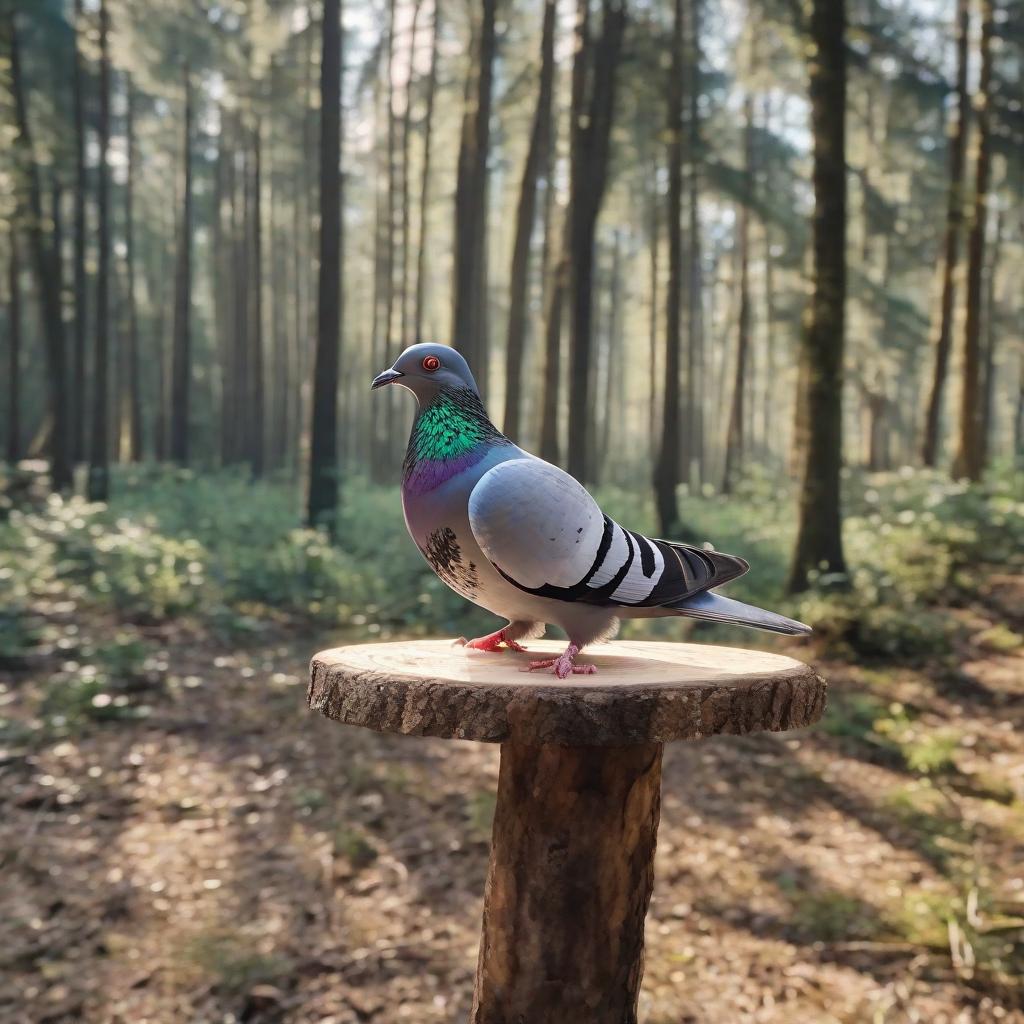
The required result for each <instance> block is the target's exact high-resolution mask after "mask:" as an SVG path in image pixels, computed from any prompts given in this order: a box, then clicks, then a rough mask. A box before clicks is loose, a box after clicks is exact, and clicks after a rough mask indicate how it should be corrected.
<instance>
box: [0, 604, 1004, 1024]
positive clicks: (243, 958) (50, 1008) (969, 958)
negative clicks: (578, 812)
mask: <svg viewBox="0 0 1024 1024" xmlns="http://www.w3.org/2000/svg"><path fill="white" fill-rule="evenodd" d="M1013 586H1014V588H1015V589H1014V593H1013V594H1012V595H1011V597H1010V598H1006V601H1008V602H1009V604H1010V605H1013V604H1014V603H1015V602H1016V599H1017V597H1019V596H1020V594H1019V590H1017V589H1016V584H1014V585H1013ZM1004 597H1005V595H1004ZM1017 607H1020V605H1018V606H1017ZM963 616H964V624H965V631H966V632H965V636H966V637H967V639H966V640H965V641H964V644H963V645H962V647H961V649H960V650H958V652H957V655H956V657H955V658H954V659H952V662H944V663H942V664H941V665H939V664H936V665H928V666H923V667H920V668H918V669H899V670H892V669H885V670H882V669H879V668H877V667H863V668H853V667H851V666H849V665H845V664H840V663H833V662H828V661H821V660H818V661H817V664H818V665H819V668H820V670H821V672H822V673H823V674H824V675H825V676H826V677H827V678H828V679H829V681H830V688H831V689H830V702H831V705H832V710H831V711H830V717H829V718H828V719H827V720H826V722H825V723H823V724H822V725H821V726H818V727H815V728H813V729H810V730H806V731H804V732H802V733H798V734H790V735H786V736H771V735H764V736H757V737H751V738H742V739H737V738H717V739H714V740H708V741H704V742H699V743H678V744H674V745H672V746H670V748H669V749H668V751H667V752H666V758H665V777H664V800H663V809H662V824H661V831H660V838H659V844H658V852H657V881H656V888H655V897H654V901H653V904H652V907H651V912H650V915H649V918H648V924H647V942H648V952H647V970H646V975H645V981H644V989H643V995H642V1000H641V1020H642V1021H645V1022H647V1024H684V1022H686V1024H691V1022H692V1024H698V1022H699V1024H722V1022H725V1024H741V1022H763V1024H777V1022H778V1024H781V1022H800V1024H825V1022H857V1024H861V1022H867V1024H882V1022H884V1024H890V1022H891V1024H896V1022H912V1021H913V1022H928V1024H953V1022H957V1024H967V1022H978V1024H988V1022H996V1021H998V1022H1022V1021H1024V1008H1022V1007H1024V1002H1022V998H1024V997H1022V987H1021V986H1022V976H1024V945H1022V943H1024V655H1022V652H1021V650H1020V649H1019V648H1018V649H1016V650H1011V651H1008V652H1007V651H1003V652H1002V653H1000V652H999V651H997V650H992V649H987V648H985V647H984V645H983V644H982V643H980V641H978V637H984V636H985V635H986V634H985V631H986V629H991V627H992V625H993V623H994V622H995V621H997V619H996V617H995V616H996V613H995V612H993V611H992V609H991V608H989V609H985V608H982V609H969V610H965V611H964V612H963ZM76 628H78V629H79V630H91V631H92V632H93V633H95V634H97V635H102V634H103V633H104V631H106V630H110V629H112V628H113V624H112V623H108V622H105V621H103V620H100V619H97V620H95V621H92V622H89V623H87V624H81V623H79V624H78V626H77V627H76ZM145 639H146V641H147V643H148V644H150V645H151V648H152V650H153V651H155V652H156V653H155V656H154V659H153V660H152V664H151V665H150V668H149V675H148V677H147V681H144V682H143V683H141V684H140V686H142V687H143V688H144V689H145V693H144V696H145V701H146V704H147V707H148V713H147V714H146V715H145V716H144V717H138V718H132V719H115V720H111V721H102V720H100V721H89V722H88V723H87V724H86V725H84V726H82V727H81V728H78V729H76V730H71V731H67V732H65V734H63V735H55V736H47V735H36V736H35V738H34V739H32V740H31V741H25V742H15V743H6V744H5V743H2V742H0V748H2V749H0V803H2V808H0V869H2V879H3V882H2V886H0V1022H3V1024H29V1022H31V1024H71V1022H82V1024H178V1022H194V1024H214V1022H217V1024H222V1022H224V1024H227V1022H235V1021H238V1022H243V1021H247V1022H257V1024H271V1022H277V1024H307V1022H308V1024H313V1022H317V1024H355V1022H375V1024H388V1022H392V1021H403V1020H411V1021H417V1022H424V1024H425V1022H430V1021H445V1022H449V1021H462V1020H464V1019H465V1018H466V1015H467V1013H468V1009H469V1004H470V998H471V989H472V978H473V970H474V965H475V959H476V948H477V938H478V924H479V916H480V910H481V893H482V888H483V882H484V875H485V870H486V862H487V849H488V832H489V823H490V817H491V813H492V810H493V795H492V794H493V791H494V787H495V782H496V776H497V766H498V760H497V758H498V751H497V749H496V748H494V747H492V746H487V745H483V744H473V743H457V742H456V743H453V742H444V741H435V740H422V739H409V738H398V737H392V736H380V735H376V734H373V733H370V732H366V731H363V730H359V729H354V728H347V727H342V726H340V725H338V724H336V723H332V722H329V721H327V720H324V719H322V718H320V717H319V716H316V715H313V714H311V713H310V712H308V711H307V710H306V706H305V683H306V675H305V673H306V662H307V660H308V657H309V655H310V653H311V652H312V651H313V650H314V649H316V648H317V647H318V646H327V645H328V644H329V642H330V640H331V639H332V638H328V637H324V636H294V635H289V634H288V633H287V631H286V630H285V628H284V627H282V626H280V625H278V626H272V625H268V626H267V627H266V629H265V630H264V631H263V632H262V633H260V634H258V635H257V637H256V639H255V640H254V641H247V642H246V643H245V644H244V647H243V649H239V648H238V645H237V644H235V645H232V644H221V643H218V642H217V641H215V640H213V639H211V637H210V636H209V635H208V634H206V633H205V632H203V631H201V630H200V629H199V628H198V627H195V628H191V629H190V628H188V627H182V626H181V625H180V624H179V625H176V626H174V627H173V628H164V629H157V628H153V629H149V630H148V631H145ZM333 639H337V638H333ZM794 653H796V654H798V656H803V657H813V653H812V652H810V651H807V650H806V649H805V650H802V651H795V652H794ZM59 658H60V653H59V651H57V652H53V653H51V654H50V655H48V656H47V657H46V659H45V660H44V661H42V662H40V663H37V664H33V665H30V666H28V667H25V668H22V669H20V670H18V671H7V672H4V673H2V674H0V683H2V689H0V700H2V703H3V707H2V708H0V711H2V713H3V714H4V715H5V716H7V717H8V718H9V719H11V720H14V721H15V722H18V721H21V722H23V723H25V724H31V722H32V721H33V719H34V716H37V714H38V708H39V702H40V699H41V697H40V694H41V692H42V688H43V686H44V682H45V680H46V678H47V676H48V674H49V673H51V672H52V671H54V670H55V667H56V666H57V665H59ZM865 695H869V696H872V695H873V697H874V698H875V699H878V698H879V696H881V699H882V700H883V702H885V703H888V702H899V704H898V705H897V706H896V710H894V711H893V720H894V721H895V722H896V725H897V727H898V728H897V731H899V730H901V729H902V733H900V735H901V736H902V740H901V742H904V744H906V743H908V742H909V741H908V740H907V732H908V730H909V731H910V732H911V733H913V731H914V730H917V731H918V733H919V734H924V735H926V736H930V737H931V740H929V742H939V743H942V742H946V741H947V740H948V741H949V743H950V744H952V750H953V752H952V754H951V755H950V758H949V762H948V763H947V764H945V765H944V766H943V767H941V770H933V771H922V770H913V769H912V768H911V767H908V762H907V759H906V758H905V757H901V756H897V754H898V749H899V748H898V747H896V746H893V745H891V744H888V743H884V742H880V741H879V738H878V733H877V732H875V731H869V733H868V734H867V735H865V732H864V730H860V731H859V732H858V730H857V729H856V728H853V727H851V726H850V724H849V723H850V721H851V720H854V719H856V716H857V714H859V713H861V712H860V711H858V709H859V708H861V709H862V705H863V701H864V699H865ZM858 702H860V703H858ZM900 708H913V709H914V711H915V714H914V717H913V721H912V723H911V724H909V725H907V726H906V728H904V727H903V726H902V725H900V723H901V722H903V721H904V719H903V718H902V717H901V716H902V714H903V712H902V711H900V710H899V709H900ZM950 729H952V730H954V733H953V734H952V735H953V738H952V739H950V737H949V735H947V733H945V732H943V730H947V731H948V730H950ZM936 736H937V737H939V738H938V740H936V739H935V737H936ZM943 737H945V738H943ZM911 738H913V737H911ZM919 748H921V744H920V742H919V743H918V746H917V747H914V748H913V749H919ZM921 749H924V750H925V751H926V753H927V750H929V749H930V748H929V747H927V746H925V747H923V748H921ZM894 751H896V753H894Z"/></svg>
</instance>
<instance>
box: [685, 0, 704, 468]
mask: <svg viewBox="0 0 1024 1024" xmlns="http://www.w3.org/2000/svg"><path fill="white" fill-rule="evenodd" d="M700 5H701V0H690V61H689V65H690V66H689V69H688V70H689V76H688V80H689V84H690V89H689V97H688V99H689V117H688V119H687V120H688V124H687V149H688V153H687V160H688V162H689V166H690V176H689V182H688V183H687V184H688V189H687V192H688V198H689V201H690V206H689V214H690V216H689V239H690V268H689V287H688V289H687V294H688V295H689V300H690V309H689V321H688V337H687V353H686V354H687V374H686V405H687V414H688V417H689V437H688V439H687V444H686V449H687V451H688V452H689V455H690V465H689V466H687V467H686V472H685V474H684V475H685V477H686V479H687V480H689V482H690V484H691V485H696V484H698V483H699V482H700V481H701V480H702V479H703V473H704V401H703V391H702V390H700V391H698V387H697V382H698V381H700V380H702V379H703V376H704V271H703V269H702V266H701V263H702V260H703V252H702V249H703V246H702V244H701V233H700V154H701V137H700Z"/></svg>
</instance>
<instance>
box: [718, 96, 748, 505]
mask: <svg viewBox="0 0 1024 1024" xmlns="http://www.w3.org/2000/svg"><path fill="white" fill-rule="evenodd" d="M753 137H754V100H753V97H752V96H751V94H750V92H749V90H748V92H747V94H746V97H745V98H744V101H743V194H742V196H741V197H740V208H739V232H738V237H737V240H736V245H737V249H738V253H737V255H738V258H739V264H740V274H739V289H740V299H739V315H738V316H737V318H736V375H735V377H734V378H733V387H732V404H731V408H730V413H729V430H728V435H727V436H726V440H725V471H724V473H723V474H722V493H723V494H730V493H731V492H732V489H733V487H734V485H735V483H736V476H737V474H738V472H739V469H740V466H741V464H742V462H743V446H744V440H745V437H744V434H745V430H744V428H745V425H746V392H747V362H748V360H749V358H750V204H751V202H752V201H753V191H754V155H753Z"/></svg>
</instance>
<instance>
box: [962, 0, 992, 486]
mask: <svg viewBox="0 0 1024 1024" xmlns="http://www.w3.org/2000/svg"><path fill="white" fill-rule="evenodd" d="M981 10H982V14H981V17H982V21H981V72H980V75H979V78H978V94H977V99H976V104H975V106H976V120H977V124H978V131H977V136H976V139H975V146H976V149H975V157H974V166H975V172H974V210H973V212H972V214H971V228H970V232H969V234H968V236H967V288H966V292H967V294H966V306H967V315H966V317H965V320H964V345H963V353H964V356H963V367H964V369H963V379H962V381H961V392H960V433H959V439H958V446H957V453H956V458H955V459H954V460H953V474H954V476H957V477H966V478H967V479H968V480H980V479H981V475H982V472H983V470H984V468H985V467H984V461H983V454H984V453H983V443H982V418H983V405H984V403H983V401H982V396H981V362H982V358H981V307H982V301H983V299H982V275H983V273H984V269H985V231H986V227H987V223H988V189H989V178H990V176H991V173H992V125H991V120H992V112H991V107H992V36H993V35H994V33H995V10H994V0H982V5H981Z"/></svg>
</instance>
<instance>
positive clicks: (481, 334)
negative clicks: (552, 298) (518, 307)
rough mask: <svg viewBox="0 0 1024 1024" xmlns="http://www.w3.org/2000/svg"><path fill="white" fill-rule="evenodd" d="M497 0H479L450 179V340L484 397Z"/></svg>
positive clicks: (487, 352) (485, 390)
mask: <svg viewBox="0 0 1024 1024" xmlns="http://www.w3.org/2000/svg"><path fill="white" fill-rule="evenodd" d="M497 7H498V0H480V11H481V15H480V22H479V24H478V25H475V27H474V37H475V40H474V46H473V48H472V53H473V59H472V62H471V64H470V70H469V74H468V77H467V80H466V93H465V103H464V107H463V114H462V136H461V140H460V143H459V161H458V169H457V172H456V181H455V227H454V246H455V252H454V275H453V285H454V289H453V294H452V344H453V345H454V346H455V348H457V349H458V350H459V351H460V352H461V353H462V354H463V355H464V356H465V357H466V361H467V362H468V363H469V365H470V367H471V368H472V370H473V375H474V377H475V378H476V382H477V386H478V388H479V390H480V394H481V396H482V397H483V398H484V400H485V401H486V397H487V377H488V365H487V359H488V355H489V343H488V338H487V177H488V175H487V157H488V154H489V152H490V140H491V94H492V92H493V85H494V51H495V15H496V12H497Z"/></svg>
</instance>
